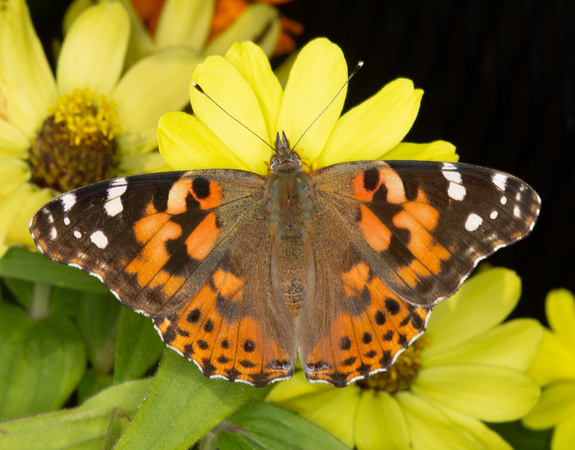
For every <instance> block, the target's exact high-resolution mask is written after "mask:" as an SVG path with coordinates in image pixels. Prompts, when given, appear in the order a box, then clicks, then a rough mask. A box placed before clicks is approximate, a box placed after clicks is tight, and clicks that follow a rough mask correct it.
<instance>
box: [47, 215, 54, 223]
mask: <svg viewBox="0 0 575 450" xmlns="http://www.w3.org/2000/svg"><path fill="white" fill-rule="evenodd" d="M48 222H50V223H51V224H52V223H54V216H52V214H48Z"/></svg>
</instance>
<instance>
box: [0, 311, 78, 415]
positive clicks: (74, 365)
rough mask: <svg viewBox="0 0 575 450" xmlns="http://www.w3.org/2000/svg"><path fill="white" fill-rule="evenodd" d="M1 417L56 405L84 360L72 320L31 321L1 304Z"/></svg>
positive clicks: (67, 392) (73, 385)
mask: <svg viewBox="0 0 575 450" xmlns="http://www.w3.org/2000/svg"><path fill="white" fill-rule="evenodd" d="M0 361H2V364H0V405H1V406H0V407H1V410H0V420H5V419H9V418H13V417H19V416H23V415H27V414H32V413H38V412H42V411H49V410H52V409H56V408H59V407H61V406H62V405H63V404H64V402H65V401H66V400H67V399H68V397H69V396H70V394H71V393H72V392H73V391H74V389H75V388H76V386H77V385H78V383H79V381H80V378H81V377H82V373H83V372H84V369H85V365H86V354H85V350H84V346H83V345H82V341H81V339H80V336H79V335H78V332H77V331H76V328H75V326H74V324H73V323H72V321H71V320H70V319H69V318H67V317H65V316H63V315H60V314H51V315H50V316H47V317H45V318H43V319H40V320H36V321H32V320H31V319H30V318H29V317H28V316H27V315H26V313H25V312H24V311H23V310H21V309H19V308H16V307H14V306H11V305H6V304H0Z"/></svg>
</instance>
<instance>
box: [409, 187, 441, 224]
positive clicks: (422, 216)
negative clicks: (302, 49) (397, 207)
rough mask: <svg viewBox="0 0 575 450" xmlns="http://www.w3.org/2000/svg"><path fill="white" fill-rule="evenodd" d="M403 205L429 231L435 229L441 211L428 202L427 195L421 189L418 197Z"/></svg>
mask: <svg viewBox="0 0 575 450" xmlns="http://www.w3.org/2000/svg"><path fill="white" fill-rule="evenodd" d="M403 207H404V209H405V210H406V211H407V212H408V213H409V214H411V215H412V216H413V218H414V219H416V220H417V221H418V222H419V223H421V225H423V226H424V227H425V228H426V229H427V230H428V231H433V230H434V229H435V227H436V226H437V223H438V222H439V211H438V210H437V209H435V208H434V207H433V206H431V205H430V204H428V202H427V197H426V196H425V193H424V192H423V190H421V189H420V190H419V191H418V193H417V199H416V200H415V201H413V202H408V203H406V204H405V205H403Z"/></svg>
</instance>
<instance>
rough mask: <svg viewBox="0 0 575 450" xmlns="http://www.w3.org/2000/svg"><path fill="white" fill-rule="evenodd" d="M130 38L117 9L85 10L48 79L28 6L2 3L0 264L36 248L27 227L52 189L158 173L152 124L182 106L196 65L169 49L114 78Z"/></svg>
mask: <svg viewBox="0 0 575 450" xmlns="http://www.w3.org/2000/svg"><path fill="white" fill-rule="evenodd" d="M129 34H130V27H129V18H128V15H127V13H126V12H125V10H124V8H123V7H122V6H120V5H118V4H114V3H104V4H101V5H98V6H94V7H91V8H89V9H87V10H86V11H85V12H84V13H83V14H82V15H81V16H79V17H78V19H77V20H76V22H75V23H74V25H73V26H72V28H71V29H70V31H69V33H68V35H67V36H66V39H65V40H64V43H63V45H62V49H61V52H60V56H59V59H58V64H57V70H56V78H54V75H53V74H52V72H51V70H50V67H49V65H48V61H47V60H46V57H45V55H44V52H43V50H42V46H41V44H40V42H39V40H38V37H37V36H36V33H35V31H34V28H33V26H32V22H31V20H30V15H29V12H28V8H27V6H26V3H25V2H24V1H23V0H11V1H5V2H2V3H0V98H1V99H2V101H1V102H0V217H1V219H0V256H2V255H3V254H4V252H5V251H6V250H7V248H8V245H10V244H24V245H27V246H29V247H31V248H34V244H33V242H32V239H31V237H30V235H29V232H28V222H29V220H30V218H31V217H32V215H33V214H34V213H35V212H36V210H38V208H40V207H41V206H42V205H43V204H44V203H45V202H46V201H48V200H50V199H51V198H52V197H53V196H54V195H55V194H57V193H58V191H63V190H68V189H71V188H73V187H76V186H78V185H81V184H87V183H90V182H93V181H98V180H99V179H102V178H108V177H110V176H113V175H116V174H121V175H123V174H131V173H140V172H143V171H150V170H153V169H156V168H158V167H161V166H162V165H163V163H162V161H161V158H160V157H159V154H158V153H157V152H152V150H153V149H155V148H156V146H157V142H156V138H155V129H156V124H157V120H158V118H159V117H160V115H161V114H162V113H163V112H165V111H169V110H173V109H179V108H182V107H183V106H184V105H185V103H186V97H187V84H188V81H189V77H190V74H191V73H192V71H193V68H194V66H195V64H196V62H197V59H195V58H194V56H193V52H191V51H190V50H189V49H182V48H178V49H176V48H174V49H169V50H166V51H163V52H158V53H156V54H154V55H152V56H150V57H148V58H145V59H143V60H141V61H140V62H139V63H138V64H137V65H135V66H133V67H132V68H131V69H130V70H129V71H128V72H126V73H124V74H123V75H122V70H123V66H124V56H125V53H126V48H127V45H128V38H129Z"/></svg>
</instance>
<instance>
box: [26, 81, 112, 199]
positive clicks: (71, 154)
mask: <svg viewBox="0 0 575 450" xmlns="http://www.w3.org/2000/svg"><path fill="white" fill-rule="evenodd" d="M49 112H50V115H49V116H48V118H47V119H46V120H45V121H44V123H43V124H42V127H41V129H40V131H39V132H38V135H37V136H36V140H35V142H34V143H33V144H32V147H30V149H29V156H30V159H29V164H30V168H31V172H32V181H33V182H34V183H35V184H37V185H38V186H40V187H50V188H53V189H56V190H58V191H60V192H65V191H69V190H70V189H74V188H76V187H78V186H83V185H86V184H90V183H94V182H96V181H100V180H105V179H106V178H111V177H112V176H114V174H115V172H116V168H117V165H118V157H117V154H116V149H117V146H116V141H115V140H114V136H115V135H116V134H118V133H119V132H120V126H119V125H118V123H117V121H118V112H117V110H116V104H115V103H114V102H111V101H109V100H108V99H107V98H106V96H105V95H103V94H101V95H100V96H99V97H98V95H97V94H95V93H94V92H92V91H90V89H84V90H80V89H76V90H75V91H74V93H73V94H72V95H62V96H60V97H59V98H58V103H57V105H56V106H55V107H51V108H50V109H49Z"/></svg>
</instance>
